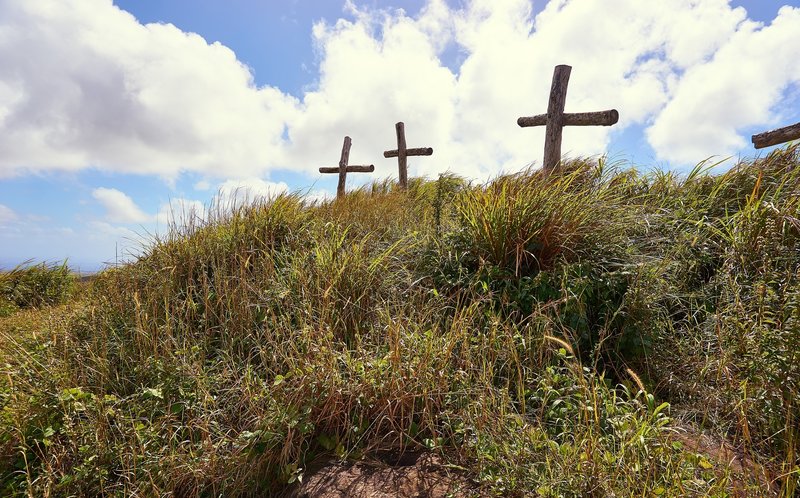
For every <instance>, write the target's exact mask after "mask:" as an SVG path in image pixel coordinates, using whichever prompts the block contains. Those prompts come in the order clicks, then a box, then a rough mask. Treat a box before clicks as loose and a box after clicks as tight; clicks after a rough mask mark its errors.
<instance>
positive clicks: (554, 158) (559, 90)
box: [543, 64, 572, 173]
mask: <svg viewBox="0 0 800 498" xmlns="http://www.w3.org/2000/svg"><path fill="white" fill-rule="evenodd" d="M571 71H572V67H570V66H567V65H565V64H560V65H558V66H556V69H555V71H553V83H552V85H551V86H550V100H549V102H548V103H547V130H546V131H545V137H544V165H543V167H544V170H545V172H548V173H549V172H550V171H553V169H555V167H556V166H557V165H558V163H559V161H561V129H562V128H563V127H564V106H565V104H566V102H567V86H568V85H569V74H570V72H571Z"/></svg>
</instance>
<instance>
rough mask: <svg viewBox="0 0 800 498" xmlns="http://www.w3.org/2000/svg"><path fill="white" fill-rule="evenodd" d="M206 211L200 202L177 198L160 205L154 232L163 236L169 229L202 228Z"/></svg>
mask: <svg viewBox="0 0 800 498" xmlns="http://www.w3.org/2000/svg"><path fill="white" fill-rule="evenodd" d="M207 215H208V210H207V209H206V205H205V204H203V202H202V201H198V200H193V199H186V198H183V197H178V198H175V199H170V200H169V202H165V203H163V204H161V207H160V208H159V210H158V214H156V216H155V231H156V233H158V234H163V233H164V232H165V231H166V230H169V229H171V228H177V229H183V228H186V227H192V226H202V225H203V224H204V223H205V222H206V220H207Z"/></svg>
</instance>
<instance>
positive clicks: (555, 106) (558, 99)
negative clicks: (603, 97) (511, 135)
mask: <svg viewBox="0 0 800 498" xmlns="http://www.w3.org/2000/svg"><path fill="white" fill-rule="evenodd" d="M570 71H572V66H566V65H563V64H562V65H559V66H556V68H555V71H553V84H552V86H551V87H550V102H549V103H548V104H547V114H539V115H537V116H531V117H522V118H519V119H518V120H517V124H518V125H520V126H521V127H523V128H525V127H528V126H542V125H545V126H547V130H546V132H545V139H544V163H543V168H544V171H545V172H547V173H549V172H551V171H553V169H555V167H556V166H557V165H558V163H559V161H561V132H562V131H563V128H564V127H565V126H611V125H613V124H616V123H617V121H619V113H618V112H617V110H616V109H612V110H610V111H599V112H579V113H570V114H565V113H564V105H565V103H566V101H567V86H568V85H569V73H570Z"/></svg>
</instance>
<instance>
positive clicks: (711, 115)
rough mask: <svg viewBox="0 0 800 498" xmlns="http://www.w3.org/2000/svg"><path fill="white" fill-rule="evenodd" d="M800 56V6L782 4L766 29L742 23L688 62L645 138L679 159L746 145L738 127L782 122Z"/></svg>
mask: <svg viewBox="0 0 800 498" xmlns="http://www.w3.org/2000/svg"><path fill="white" fill-rule="evenodd" d="M798 60H800V9H797V8H792V7H783V8H782V9H781V10H780V11H779V12H778V16H777V17H776V18H775V19H774V20H773V21H772V23H771V24H770V25H769V26H766V27H762V26H761V25H759V24H756V23H753V22H743V23H741V24H740V25H739V26H738V29H737V30H736V31H733V32H731V33H730V38H729V39H728V40H727V42H726V43H725V44H724V45H722V46H721V47H720V48H719V50H717V51H716V52H715V53H714V56H713V58H712V59H711V60H710V61H708V62H707V63H704V64H697V65H694V66H692V67H691V68H690V69H688V70H687V72H686V74H685V75H684V76H683V77H682V78H681V79H680V81H679V82H678V83H677V84H676V85H675V91H674V93H673V95H672V98H671V99H670V100H669V102H668V103H667V105H666V106H665V107H664V109H663V111H662V112H661V113H660V114H659V115H658V116H657V117H656V119H655V122H654V124H653V126H651V127H650V128H649V129H648V130H647V137H648V140H649V141H650V143H651V144H652V145H653V147H654V149H655V150H656V151H657V152H658V154H659V156H660V157H662V158H663V159H666V160H668V161H674V162H678V163H689V162H693V161H698V160H699V159H702V158H704V157H705V156H707V155H711V154H718V153H724V154H730V153H732V152H734V151H737V150H740V149H742V148H744V147H746V146H748V143H749V140H747V139H746V138H745V137H743V136H742V135H741V133H740V130H741V129H743V128H746V127H748V126H752V125H754V124H759V125H767V124H771V125H775V126H782V125H781V124H780V121H779V120H778V118H779V117H780V116H782V115H783V114H784V113H785V111H786V110H785V109H782V108H781V107H780V101H781V97H782V95H783V94H784V92H785V91H786V90H787V89H788V88H789V87H790V86H791V85H797V84H798V83H800V66H798V64H797V63H796V61H798ZM785 124H788V123H785Z"/></svg>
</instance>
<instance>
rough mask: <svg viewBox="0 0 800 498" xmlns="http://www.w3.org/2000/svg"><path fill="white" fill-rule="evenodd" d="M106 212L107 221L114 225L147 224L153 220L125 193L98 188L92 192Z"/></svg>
mask: <svg viewBox="0 0 800 498" xmlns="http://www.w3.org/2000/svg"><path fill="white" fill-rule="evenodd" d="M92 197H94V198H95V199H97V201H98V202H100V204H102V205H103V207H104V208H105V210H106V219H108V220H109V221H112V222H114V223H145V222H148V221H150V220H151V219H152V217H151V216H149V215H147V214H146V213H145V212H144V211H142V210H141V209H140V208H139V206H137V205H136V203H135V202H133V199H131V198H130V197H128V196H127V195H126V194H125V193H124V192H120V191H119V190H117V189H113V188H97V189H94V190H93V191H92Z"/></svg>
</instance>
